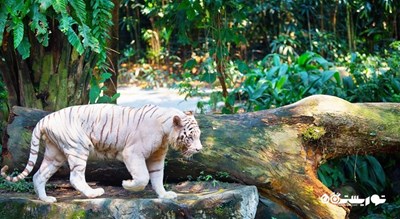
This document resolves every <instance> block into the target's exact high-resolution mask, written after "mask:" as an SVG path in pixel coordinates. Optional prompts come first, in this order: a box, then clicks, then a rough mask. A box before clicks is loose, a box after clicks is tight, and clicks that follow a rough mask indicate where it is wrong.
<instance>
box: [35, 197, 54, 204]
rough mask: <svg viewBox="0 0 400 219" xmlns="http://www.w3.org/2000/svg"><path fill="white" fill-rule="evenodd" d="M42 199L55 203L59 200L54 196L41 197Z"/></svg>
mask: <svg viewBox="0 0 400 219" xmlns="http://www.w3.org/2000/svg"><path fill="white" fill-rule="evenodd" d="M39 199H40V200H42V201H44V202H47V203H54V202H57V199H56V198H55V197H53V196H45V197H39Z"/></svg>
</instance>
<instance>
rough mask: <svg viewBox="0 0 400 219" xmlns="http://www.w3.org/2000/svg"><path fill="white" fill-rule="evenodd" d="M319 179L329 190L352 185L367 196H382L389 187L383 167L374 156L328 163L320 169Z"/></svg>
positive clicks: (353, 157) (355, 157) (351, 157)
mask: <svg viewBox="0 0 400 219" xmlns="http://www.w3.org/2000/svg"><path fill="white" fill-rule="evenodd" d="M318 177H319V178H320V180H321V181H322V183H324V184H325V185H326V186H327V187H329V188H333V189H335V188H338V187H340V186H342V185H346V184H352V185H354V187H355V189H356V190H358V192H360V193H361V194H363V195H365V196H370V195H372V194H381V193H382V192H383V190H384V189H385V188H386V186H387V179H386V175H385V172H384V170H383V167H382V166H381V164H380V163H379V161H378V160H377V159H376V158H375V157H373V156H357V155H353V156H349V157H347V158H343V159H338V160H332V161H328V162H327V163H325V164H323V165H321V167H320V168H319V169H318Z"/></svg>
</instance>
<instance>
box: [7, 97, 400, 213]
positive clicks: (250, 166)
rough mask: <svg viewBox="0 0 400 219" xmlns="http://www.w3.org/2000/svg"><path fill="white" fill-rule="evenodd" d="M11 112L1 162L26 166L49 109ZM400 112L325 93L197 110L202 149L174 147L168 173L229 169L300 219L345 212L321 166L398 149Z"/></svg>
mask: <svg viewBox="0 0 400 219" xmlns="http://www.w3.org/2000/svg"><path fill="white" fill-rule="evenodd" d="M13 111H14V118H13V119H12V121H10V124H9V125H8V127H7V132H8V136H9V137H8V139H6V140H8V144H7V142H4V146H5V148H4V150H3V158H4V164H7V165H10V164H15V165H13V167H18V168H19V169H20V170H21V169H23V168H24V167H25V163H26V162H27V159H28V154H29V141H30V130H31V128H32V127H33V125H34V124H35V123H36V122H37V120H38V119H40V118H41V117H42V116H44V115H45V113H43V111H33V110H31V109H25V108H14V109H13ZM399 118H400V104H399V103H393V104H391V103H369V104H366V103H365V104H352V103H349V102H347V101H344V100H342V99H340V98H337V97H332V96H325V95H316V96H312V97H308V98H305V99H303V100H301V101H299V102H297V103H295V104H291V105H288V106H285V107H280V108H277V109H271V110H265V111H258V112H253V113H244V114H236V115H212V116H210V115H198V116H197V120H198V122H199V124H200V128H201V130H202V136H201V137H202V143H203V146H204V149H203V151H202V153H200V154H197V155H194V157H193V158H192V159H191V160H190V161H188V160H184V159H182V158H181V156H180V155H179V154H178V153H177V152H175V151H172V150H171V151H170V153H169V155H168V162H167V166H166V178H167V179H168V180H171V179H177V178H182V179H186V178H187V176H189V175H191V176H194V175H196V174H198V173H199V172H200V171H205V172H210V173H217V172H226V173H229V176H230V178H231V179H233V180H235V181H237V182H241V183H243V184H249V185H256V186H257V188H258V191H259V193H260V194H261V195H262V196H266V197H268V198H270V199H271V200H274V201H275V202H277V203H279V204H281V205H283V206H286V207H287V208H289V209H291V210H292V211H293V212H295V213H296V214H298V215H299V216H300V217H302V218H345V217H346V216H347V215H348V212H349V209H348V208H347V207H344V206H338V205H335V204H330V203H328V204H326V203H323V202H322V201H321V199H320V197H321V196H322V195H324V194H328V195H329V194H331V193H332V191H330V190H329V189H328V188H327V187H326V186H324V185H323V184H322V183H321V182H320V181H319V180H318V178H317V176H316V171H317V168H318V167H319V165H320V164H321V163H324V162H326V160H328V159H332V158H336V157H341V156H345V155H351V154H359V155H361V154H372V153H376V152H390V153H393V152H395V151H400V120H399ZM23 130H24V131H23ZM18 151H19V152H18ZM17 152H18V153H19V155H18V153H17ZM41 153H43V149H41ZM42 156H43V155H41V156H39V157H42ZM16 165H18V166H16ZM63 171H64V174H67V173H68V170H67V169H65V168H64V170H61V172H60V173H63ZM121 173H122V174H121ZM123 174H126V170H125V168H124V166H123V164H122V163H118V162H111V161H101V162H100V161H91V162H90V163H89V165H88V170H87V177H89V178H90V177H93V176H95V177H98V178H97V180H99V179H100V177H101V178H113V179H117V178H118V177H119V176H122V175H123ZM108 176H110V177H108ZM124 177H127V178H128V177H129V175H126V176H124ZM125 179H126V178H125ZM119 183H120V182H119Z"/></svg>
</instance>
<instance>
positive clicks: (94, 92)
mask: <svg viewBox="0 0 400 219" xmlns="http://www.w3.org/2000/svg"><path fill="white" fill-rule="evenodd" d="M100 93H101V89H100V87H99V85H98V84H97V82H96V80H95V79H94V78H92V81H91V82H90V90H89V103H91V104H93V103H96V100H97V99H98V98H99V96H100Z"/></svg>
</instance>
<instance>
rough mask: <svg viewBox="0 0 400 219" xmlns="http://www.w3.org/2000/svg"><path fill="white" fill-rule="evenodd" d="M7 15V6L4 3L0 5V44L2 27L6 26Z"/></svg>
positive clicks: (0, 41) (0, 43) (2, 32)
mask: <svg viewBox="0 0 400 219" xmlns="http://www.w3.org/2000/svg"><path fill="white" fill-rule="evenodd" d="M7 17H8V11H7V6H6V5H5V4H1V5H0V45H2V43H3V35H4V28H5V27H6V22H7Z"/></svg>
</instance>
